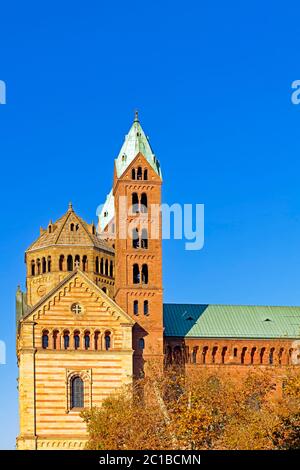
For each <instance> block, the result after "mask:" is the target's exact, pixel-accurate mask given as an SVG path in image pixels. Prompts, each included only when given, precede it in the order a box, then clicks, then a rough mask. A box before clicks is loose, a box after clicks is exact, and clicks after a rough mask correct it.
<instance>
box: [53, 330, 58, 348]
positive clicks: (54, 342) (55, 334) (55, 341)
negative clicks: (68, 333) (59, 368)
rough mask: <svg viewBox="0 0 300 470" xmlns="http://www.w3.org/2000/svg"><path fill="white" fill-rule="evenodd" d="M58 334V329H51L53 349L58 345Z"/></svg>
mask: <svg viewBox="0 0 300 470" xmlns="http://www.w3.org/2000/svg"><path fill="white" fill-rule="evenodd" d="M58 335H59V331H58V330H54V331H53V349H57V347H58V346H59V345H58Z"/></svg>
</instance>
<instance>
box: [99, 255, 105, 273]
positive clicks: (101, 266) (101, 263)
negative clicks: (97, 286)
mask: <svg viewBox="0 0 300 470" xmlns="http://www.w3.org/2000/svg"><path fill="white" fill-rule="evenodd" d="M100 274H104V269H103V258H101V261H100Z"/></svg>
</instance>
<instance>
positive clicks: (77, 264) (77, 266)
mask: <svg viewBox="0 0 300 470" xmlns="http://www.w3.org/2000/svg"><path fill="white" fill-rule="evenodd" d="M74 264H75V268H80V256H79V255H76V256H75V262H74Z"/></svg>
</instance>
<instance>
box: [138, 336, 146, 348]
mask: <svg viewBox="0 0 300 470" xmlns="http://www.w3.org/2000/svg"><path fill="white" fill-rule="evenodd" d="M139 349H145V340H144V338H140V339H139Z"/></svg>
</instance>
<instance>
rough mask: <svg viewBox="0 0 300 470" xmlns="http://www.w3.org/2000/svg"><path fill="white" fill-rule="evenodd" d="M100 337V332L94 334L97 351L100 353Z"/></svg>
mask: <svg viewBox="0 0 300 470" xmlns="http://www.w3.org/2000/svg"><path fill="white" fill-rule="evenodd" d="M99 336H100V331H95V334H94V346H95V351H98V349H99Z"/></svg>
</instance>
